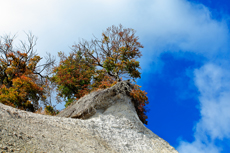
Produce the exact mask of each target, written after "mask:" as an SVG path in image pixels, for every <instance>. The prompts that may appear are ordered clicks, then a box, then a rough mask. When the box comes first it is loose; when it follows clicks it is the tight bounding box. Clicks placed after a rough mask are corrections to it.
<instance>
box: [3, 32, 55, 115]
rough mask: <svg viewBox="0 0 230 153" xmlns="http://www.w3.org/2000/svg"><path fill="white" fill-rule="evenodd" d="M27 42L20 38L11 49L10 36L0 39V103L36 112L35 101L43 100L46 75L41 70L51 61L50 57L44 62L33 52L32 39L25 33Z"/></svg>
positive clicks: (33, 44)
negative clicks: (18, 46)
mask: <svg viewBox="0 0 230 153" xmlns="http://www.w3.org/2000/svg"><path fill="white" fill-rule="evenodd" d="M27 36H28V43H27V44H26V43H24V42H22V41H21V47H20V48H18V49H15V48H14V46H13V40H14V37H13V38H10V36H5V37H3V38H1V40H0V102H1V103H3V104H6V105H10V106H13V107H16V108H19V109H23V110H28V111H32V112H34V111H36V110H37V109H38V108H39V100H41V101H43V102H44V104H45V103H46V89H47V88H48V86H47V81H48V78H47V75H43V74H42V72H43V71H44V70H45V69H46V68H48V67H50V66H51V65H52V64H53V63H54V59H52V58H51V57H50V56H49V58H47V61H46V63H45V64H42V65H38V63H39V62H40V60H41V59H42V58H41V57H40V56H38V55H36V52H35V51H34V46H35V44H36V38H35V37H34V36H33V35H32V34H28V35H27Z"/></svg>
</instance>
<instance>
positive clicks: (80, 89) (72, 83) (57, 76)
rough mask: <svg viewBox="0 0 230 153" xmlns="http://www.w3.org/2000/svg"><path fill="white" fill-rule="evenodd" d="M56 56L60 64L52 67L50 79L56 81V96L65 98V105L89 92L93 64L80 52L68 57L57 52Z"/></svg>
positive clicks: (93, 69) (93, 68)
mask: <svg viewBox="0 0 230 153" xmlns="http://www.w3.org/2000/svg"><path fill="white" fill-rule="evenodd" d="M58 56H59V57H60V64H59V65H58V66H56V67H54V68H53V74H54V75H53V77H52V79H51V80H52V81H53V82H55V83H56V85H57V91H58V96H59V97H62V98H64V99H65V101H66V105H65V106H66V107H67V106H68V105H69V104H71V102H72V101H73V100H75V99H78V98H80V97H82V96H84V95H85V94H87V93H89V91H90V89H89V88H88V87H89V85H90V81H91V78H92V75H93V74H94V73H95V72H94V71H95V65H94V64H93V61H92V60H91V59H86V58H83V57H82V53H81V52H78V53H77V54H70V56H68V57H66V56H65V54H64V53H62V52H59V54H58ZM86 61H87V62H86Z"/></svg>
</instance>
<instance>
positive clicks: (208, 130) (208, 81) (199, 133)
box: [178, 63, 230, 153]
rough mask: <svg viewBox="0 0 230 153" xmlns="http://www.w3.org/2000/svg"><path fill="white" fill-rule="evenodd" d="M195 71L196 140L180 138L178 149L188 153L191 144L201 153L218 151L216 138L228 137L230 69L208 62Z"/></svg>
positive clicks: (182, 152) (229, 136)
mask: <svg viewBox="0 0 230 153" xmlns="http://www.w3.org/2000/svg"><path fill="white" fill-rule="evenodd" d="M194 72H195V80H194V81H195V84H196V86H197V87H198V89H199V91H200V97H199V100H200V113H201V119H200V121H199V122H198V123H197V124H196V126H195V133H194V137H195V141H194V142H192V143H188V142H184V141H181V144H180V146H179V147H178V150H179V152H181V153H187V151H186V150H187V149H190V148H191V150H193V151H194V152H201V153H203V152H214V153H215V152H220V149H221V148H218V147H217V146H215V142H216V141H217V140H220V141H223V139H230V129H229V127H230V113H229V110H230V86H229V84H230V72H229V69H225V68H223V67H221V66H217V65H215V64H211V63H209V64H206V65H204V66H203V67H201V68H200V69H197V70H195V71H194ZM206 149H210V150H209V151H207V150H206ZM195 150H196V151H195Z"/></svg>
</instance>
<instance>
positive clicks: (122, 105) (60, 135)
mask: <svg viewBox="0 0 230 153" xmlns="http://www.w3.org/2000/svg"><path fill="white" fill-rule="evenodd" d="M127 85H128V86H127ZM130 89H131V86H130V85H129V83H127V82H126V83H124V82H121V83H120V84H117V85H115V86H114V87H111V88H109V89H106V90H101V91H97V92H93V93H90V94H88V95H86V96H84V97H82V98H81V99H79V100H78V101H77V102H75V103H74V104H73V105H71V106H70V107H68V108H67V109H65V110H64V111H62V112H61V113H60V114H59V115H58V116H59V117H58V116H46V115H40V114H34V113H31V112H26V111H22V110H18V109H15V108H12V107H10V106H6V105H3V104H1V103H0V151H6V152H10V151H14V152H39V153H40V152H66V153H72V152H76V153H140V152H141V153H178V152H177V151H176V150H175V149H174V148H173V147H172V146H170V145H169V144H168V143H167V142H166V141H164V140H163V139H161V138H160V137H158V136H157V135H155V134H154V133H153V132H152V131H150V130H149V129H147V128H146V127H145V126H144V125H143V124H142V122H141V121H140V120H139V118H138V116H137V113H136V111H135V107H134V104H133V103H132V101H131V99H130V97H129V96H127V94H126V93H125V92H126V91H129V90H130ZM60 116H62V117H60ZM66 117H68V118H66Z"/></svg>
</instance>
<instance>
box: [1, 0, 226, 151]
mask: <svg viewBox="0 0 230 153" xmlns="http://www.w3.org/2000/svg"><path fill="white" fill-rule="evenodd" d="M229 4H230V2H229V1H227V0H219V1H214V0H189V1H188V0H145V1H140V0H116V1H112V0H87V1H86V0H84V1H83V0H82V1H81V0H79V1H75V0H66V1H65V2H64V1H60V0H49V1H46V2H42V1H39V0H34V1H29V0H21V1H15V0H8V1H5V2H2V3H1V10H0V18H1V20H2V22H1V24H0V35H4V34H9V33H11V34H15V33H17V38H18V39H25V35H24V32H23V31H26V32H28V31H32V33H33V34H34V35H36V36H37V37H38V41H37V47H36V49H37V52H38V54H39V55H41V56H44V55H45V53H46V52H50V53H51V54H52V55H57V52H59V51H64V52H66V53H68V52H70V49H69V46H72V44H74V42H78V41H79V40H80V39H81V38H84V39H88V40H89V39H91V38H92V34H94V35H95V36H97V37H100V36H101V33H102V32H103V30H105V29H106V28H107V27H109V26H111V25H119V24H120V23H121V24H122V25H123V26H124V27H126V28H133V29H135V30H136V31H137V33H136V34H137V35H138V36H139V38H140V41H141V43H142V44H143V45H144V49H142V54H143V56H142V58H141V59H140V63H141V67H142V70H141V72H142V76H141V77H142V78H141V79H140V80H138V84H139V85H141V86H142V89H143V90H145V91H146V92H148V97H149V101H150V103H149V105H148V109H149V112H148V125H147V127H148V128H149V129H150V130H152V131H153V132H154V133H156V134H157V135H159V136H160V137H162V138H163V139H165V140H166V141H168V142H169V143H170V144H171V145H172V146H174V147H175V148H176V149H177V150H178V151H179V152H180V153H207V152H208V153H228V152H229V151H230V128H229V127H230V111H229V110H230V71H229V70H230V43H229V42H230V33H229V28H230V5H229ZM57 107H58V108H59V109H61V108H63V105H58V106H57Z"/></svg>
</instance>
